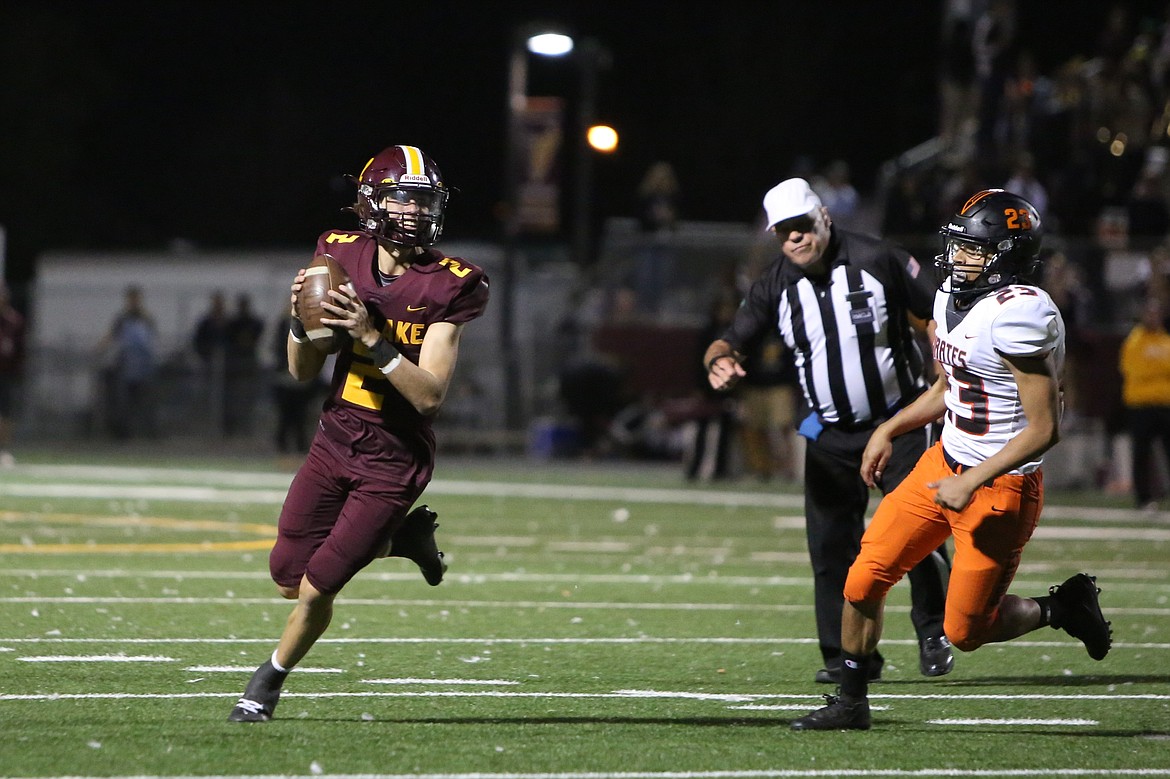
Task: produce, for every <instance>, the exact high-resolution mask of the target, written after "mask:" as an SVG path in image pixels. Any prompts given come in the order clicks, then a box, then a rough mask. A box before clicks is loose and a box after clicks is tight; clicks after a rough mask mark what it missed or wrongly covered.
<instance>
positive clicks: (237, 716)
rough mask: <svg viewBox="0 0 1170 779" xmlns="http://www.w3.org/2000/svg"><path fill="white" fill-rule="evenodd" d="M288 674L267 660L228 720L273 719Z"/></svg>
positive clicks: (250, 680)
mask: <svg viewBox="0 0 1170 779" xmlns="http://www.w3.org/2000/svg"><path fill="white" fill-rule="evenodd" d="M287 676H288V673H287V672H284V673H282V672H280V671H277V670H276V669H275V668H273V667H272V662H271V661H270V660H266V661H265V662H264V665H262V666H260V667H259V668H257V669H256V672H255V673H254V674H252V678H251V679H249V680H248V686H247V687H246V688H245V689H244V694H243V696H242V697H241V698H240V700H239V701H237V702H236V705H235V708H233V709H232V713H231V714H229V715H228V722H267V721H268V720H270V719H272V714H273V712H275V711H276V704H277V702H278V701H279V700H280V686H281V685H282V684H284V680H285V677H287Z"/></svg>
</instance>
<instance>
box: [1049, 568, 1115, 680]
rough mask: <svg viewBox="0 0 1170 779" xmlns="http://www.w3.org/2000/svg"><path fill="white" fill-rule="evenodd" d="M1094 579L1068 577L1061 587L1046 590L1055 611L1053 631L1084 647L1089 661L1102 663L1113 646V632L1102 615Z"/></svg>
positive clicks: (1082, 576) (1085, 575)
mask: <svg viewBox="0 0 1170 779" xmlns="http://www.w3.org/2000/svg"><path fill="white" fill-rule="evenodd" d="M1100 593H1101V590H1099V589H1098V588H1097V577H1095V576H1089V575H1088V574H1087V573H1078V574H1076V575H1075V576H1070V577H1069V578H1068V579H1066V580H1065V581H1064V584H1058V585H1055V586H1052V587H1049V588H1048V594H1049V596H1051V599H1052V602H1053V604H1054V605H1055V608H1053V609H1052V622H1051V625H1052V627H1054V628H1056V629H1058V630H1063V631H1064V632H1065V633H1068V634H1069V635H1070V636H1072V637H1073V638H1075V639H1077V640H1079V641H1080V642H1081V643H1083V644H1084V645H1085V649H1087V650H1088V652H1089V657H1091V658H1093V659H1094V660H1103V659H1104V658H1105V655H1107V654H1109V648H1110V647H1112V646H1113V629H1112V628H1111V627H1110V623H1109V622H1107V621H1106V620H1105V615H1103V614H1102V613H1101V604H1100V602H1099V601H1098V599H1097V596H1098V595H1099V594H1100Z"/></svg>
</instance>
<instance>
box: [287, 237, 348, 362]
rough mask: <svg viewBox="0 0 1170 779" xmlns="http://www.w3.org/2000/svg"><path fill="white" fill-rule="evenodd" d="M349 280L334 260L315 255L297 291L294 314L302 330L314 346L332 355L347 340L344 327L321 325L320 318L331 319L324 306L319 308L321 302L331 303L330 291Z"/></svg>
mask: <svg viewBox="0 0 1170 779" xmlns="http://www.w3.org/2000/svg"><path fill="white" fill-rule="evenodd" d="M348 283H349V276H347V275H346V273H345V271H344V270H343V269H342V267H341V266H340V265H339V264H338V263H337V260H335V259H333V257H331V256H329V255H328V254H318V255H317V256H316V257H314V258H313V261H312V262H310V263H309V266H308V267H307V268H305V283H304V284H302V285H301V291H300V292H299V293H298V294H297V315H298V316H299V317H300V319H301V324H303V325H304V326H305V333H306V334H307V335H308V336H309V340H310V341H312V342H313V346H315V347H317V348H318V349H320V350H321V351H323V352H325V353H326V354H332V353H334V352H336V351H337V350H338V349H340V348H341V347H342V345H343V344H344V343H345V342H346V340H348V339H349V334H348V333H346V332H345V331H344V330H340V329H335V328H332V327H329V326H328V325H323V324H321V319H322V317H324V318H325V319H330V318H332V316H333V315H332V314H330V313H329V312H328V311H326V310H325V309H323V308H321V304H322V303H324V302H327V301H328V302H333V300H332V298H330V297H329V290H331V289H336V290H340V289H341V285H342V284H348Z"/></svg>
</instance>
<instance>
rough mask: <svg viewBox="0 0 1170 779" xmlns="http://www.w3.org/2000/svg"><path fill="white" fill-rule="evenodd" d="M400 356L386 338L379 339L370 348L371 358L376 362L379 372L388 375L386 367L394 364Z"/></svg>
mask: <svg viewBox="0 0 1170 779" xmlns="http://www.w3.org/2000/svg"><path fill="white" fill-rule="evenodd" d="M399 356H400V355H399V354H398V350H397V349H395V348H394V347H393V346H391V345H390V342H389V341H387V340H386V339H385V338H379V339H378V342H377V343H376V344H374V345H373V346H371V347H370V357H371V359H373V361H374V365H376V366H377V368H378V370H380V371H382V372H383V373H387V372H388V371H386V367H387V366H389V365H390V363H392V362H394V360H395V359H397V358H398V357H399Z"/></svg>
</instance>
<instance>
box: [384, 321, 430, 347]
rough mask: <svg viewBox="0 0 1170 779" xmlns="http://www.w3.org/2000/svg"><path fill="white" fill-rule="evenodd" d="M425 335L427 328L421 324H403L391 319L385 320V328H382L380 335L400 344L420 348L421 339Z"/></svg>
mask: <svg viewBox="0 0 1170 779" xmlns="http://www.w3.org/2000/svg"><path fill="white" fill-rule="evenodd" d="M426 334H427V326H426V325H424V324H422V323H421V322H403V321H401V320H400V321H397V322H396V321H394V320H393V319H387V320H386V326H385V327H383V328H382V335H384V336H385V337H386V338H388V339H391V340H393V341H394V342H396V343H400V344H412V345H414V346H420V345H421V344H422V342H423V337H424V336H425V335H426Z"/></svg>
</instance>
